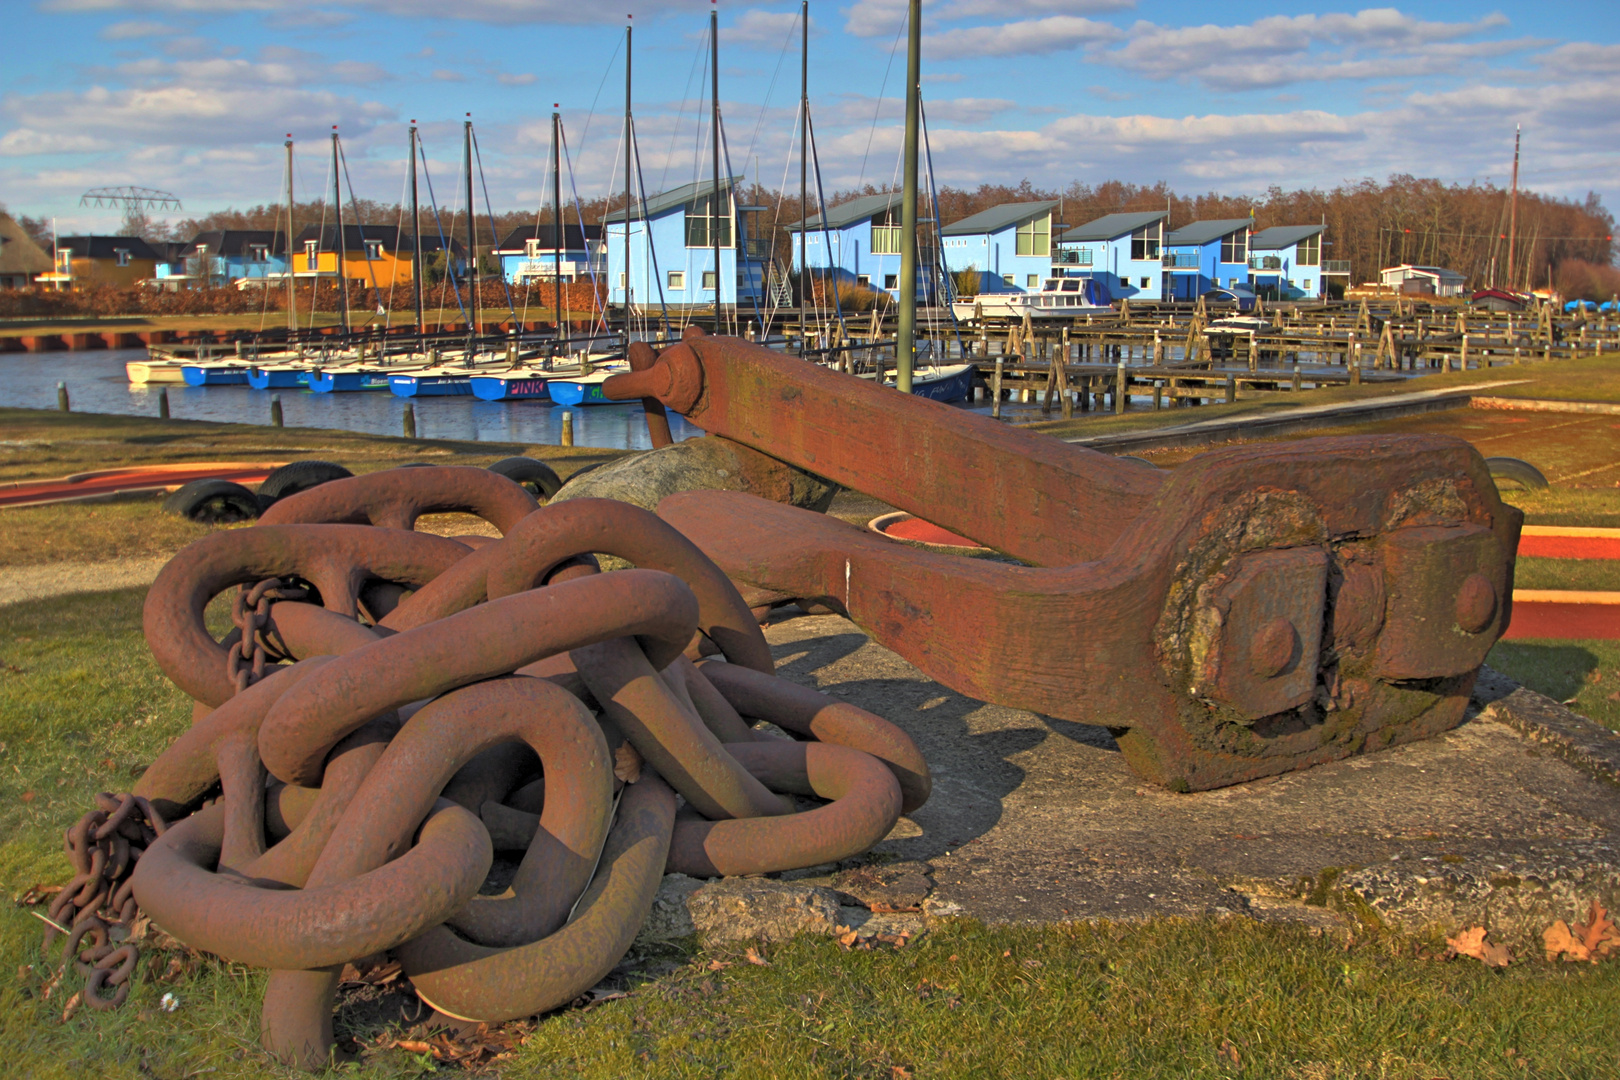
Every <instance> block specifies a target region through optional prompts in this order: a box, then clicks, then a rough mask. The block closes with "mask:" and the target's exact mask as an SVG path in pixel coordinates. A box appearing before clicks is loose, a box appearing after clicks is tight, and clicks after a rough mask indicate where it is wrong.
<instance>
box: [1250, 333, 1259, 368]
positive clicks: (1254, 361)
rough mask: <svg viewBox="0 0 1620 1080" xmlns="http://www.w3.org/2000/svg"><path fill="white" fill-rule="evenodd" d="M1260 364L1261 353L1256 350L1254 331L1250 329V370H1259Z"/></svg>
mask: <svg viewBox="0 0 1620 1080" xmlns="http://www.w3.org/2000/svg"><path fill="white" fill-rule="evenodd" d="M1259 364H1260V353H1259V351H1258V350H1256V348H1255V345H1254V331H1253V330H1250V331H1249V370H1250V371H1258V370H1259Z"/></svg>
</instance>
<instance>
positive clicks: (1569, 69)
mask: <svg viewBox="0 0 1620 1080" xmlns="http://www.w3.org/2000/svg"><path fill="white" fill-rule="evenodd" d="M1536 61H1537V63H1539V64H1540V65H1541V66H1542V67H1544V68H1546V69H1547V70H1548V71H1549V72H1551V73H1552V74H1554V75H1569V74H1572V73H1580V74H1587V75H1612V74H1614V73H1615V72H1620V45H1598V44H1596V43H1594V42H1590V41H1577V42H1571V43H1570V44H1568V45H1560V46H1559V47H1558V48H1556V49H1553V50H1551V51H1550V52H1545V53H1543V54H1541V55H1540V56H1538V57H1536Z"/></svg>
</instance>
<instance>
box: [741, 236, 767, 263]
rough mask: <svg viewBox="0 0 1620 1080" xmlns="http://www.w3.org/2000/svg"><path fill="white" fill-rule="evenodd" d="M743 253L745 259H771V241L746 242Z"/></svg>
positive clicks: (743, 245) (744, 242)
mask: <svg viewBox="0 0 1620 1080" xmlns="http://www.w3.org/2000/svg"><path fill="white" fill-rule="evenodd" d="M742 253H743V258H745V259H756V260H757V259H769V258H770V257H771V242H770V241H769V240H744V241H743V242H742Z"/></svg>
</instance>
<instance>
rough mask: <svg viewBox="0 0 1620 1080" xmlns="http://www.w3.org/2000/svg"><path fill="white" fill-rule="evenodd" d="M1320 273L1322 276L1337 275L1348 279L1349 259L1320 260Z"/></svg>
mask: <svg viewBox="0 0 1620 1080" xmlns="http://www.w3.org/2000/svg"><path fill="white" fill-rule="evenodd" d="M1322 273H1324V274H1338V275H1341V276H1343V277H1349V276H1350V260H1349V259H1323V260H1322Z"/></svg>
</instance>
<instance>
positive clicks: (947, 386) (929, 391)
mask: <svg viewBox="0 0 1620 1080" xmlns="http://www.w3.org/2000/svg"><path fill="white" fill-rule="evenodd" d="M911 392H912V394H914V395H915V396H917V397H925V398H928V399H929V400H930V401H943V402H945V403H947V404H949V403H951V402H953V401H961V400H962V399H964V398H966V397H967V396H968V395H969V394H971V393H972V392H973V369H972V368H968V369H967V370H965V371H960V372H958V373H957V374H955V375H952V376H951V377H949V378H946V379H933V380H930V381H928V382H924V383H918V382H917V381H916V380H913V381H912V384H911Z"/></svg>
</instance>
